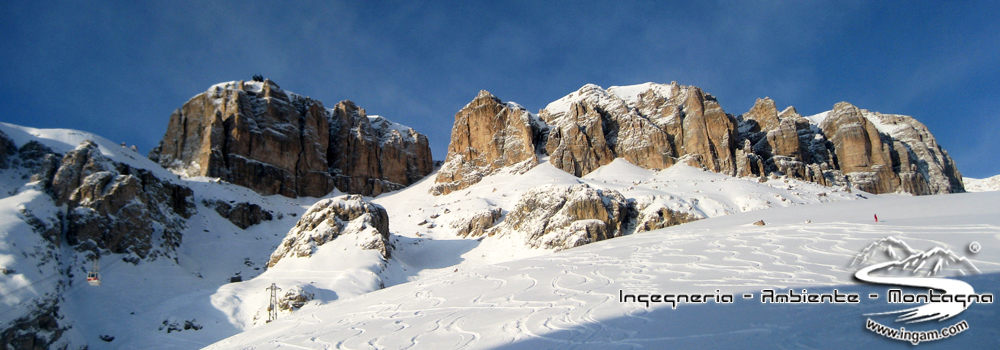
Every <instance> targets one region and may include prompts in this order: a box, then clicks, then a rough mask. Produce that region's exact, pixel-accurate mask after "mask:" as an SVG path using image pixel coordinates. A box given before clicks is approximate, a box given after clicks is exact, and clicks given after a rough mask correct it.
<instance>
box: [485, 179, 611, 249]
mask: <svg viewBox="0 0 1000 350" xmlns="http://www.w3.org/2000/svg"><path fill="white" fill-rule="evenodd" d="M628 213H629V209H628V201H627V200H626V199H625V197H624V196H622V195H621V193H618V192H617V191H613V190H598V189H594V188H592V187H590V186H588V185H586V184H579V185H574V186H571V187H559V186H553V185H543V186H539V187H535V188H532V189H530V190H528V191H527V192H525V193H524V195H522V196H521V199H520V200H519V201H518V202H517V204H516V205H515V206H514V209H512V210H511V211H510V212H509V213H507V218H506V219H504V221H503V222H502V223H501V224H500V225H498V226H497V227H495V228H494V229H493V230H491V231H490V235H491V236H492V235H496V234H512V233H515V232H516V233H521V234H524V235H526V237H525V243H526V244H527V245H528V246H530V247H534V248H543V249H556V250H562V249H568V248H573V247H576V246H581V245H584V244H588V243H593V242H597V241H602V240H605V239H609V238H613V237H618V236H621V235H623V234H624V233H625V230H626V228H627V226H628V219H629V216H628Z"/></svg>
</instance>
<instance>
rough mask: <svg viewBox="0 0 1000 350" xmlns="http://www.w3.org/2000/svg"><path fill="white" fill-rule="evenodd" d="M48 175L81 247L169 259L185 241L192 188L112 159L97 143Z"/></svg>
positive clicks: (69, 234) (68, 232) (68, 229)
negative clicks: (183, 233)
mask: <svg viewBox="0 0 1000 350" xmlns="http://www.w3.org/2000/svg"><path fill="white" fill-rule="evenodd" d="M42 174H43V175H41V176H39V177H41V178H42V179H41V180H42V181H43V182H44V183H45V186H46V188H49V189H51V194H52V197H53V199H54V200H55V203H56V205H58V206H63V207H64V208H65V210H66V212H65V238H66V240H67V242H68V243H69V244H70V245H76V246H77V247H78V249H81V250H96V249H108V250H110V251H111V252H112V253H116V254H125V253H133V254H135V255H136V256H138V257H139V258H142V259H146V258H149V259H155V258H157V257H158V256H168V257H169V256H172V255H173V254H172V252H173V251H174V248H176V247H177V246H179V245H180V242H181V238H182V237H181V231H182V229H183V228H184V219H187V218H189V217H191V215H192V214H194V212H195V206H194V202H193V193H192V191H191V190H190V189H189V188H187V187H184V186H181V185H177V184H173V183H171V182H168V181H163V180H161V179H159V178H157V177H156V176H154V175H153V174H152V173H151V172H149V171H148V170H145V169H136V168H132V167H130V166H128V165H125V164H121V163H116V162H113V161H110V160H108V159H107V158H106V157H104V156H103V155H102V154H101V152H100V150H99V149H98V146H97V145H96V144H95V143H93V142H91V141H85V142H83V143H82V144H80V146H78V147H77V148H76V149H75V150H73V151H70V152H69V153H67V154H66V155H65V156H63V157H62V161H61V163H60V164H59V166H58V168H56V169H55V170H54V171H53V170H51V169H43V170H42ZM45 174H52V175H51V177H48V175H45Z"/></svg>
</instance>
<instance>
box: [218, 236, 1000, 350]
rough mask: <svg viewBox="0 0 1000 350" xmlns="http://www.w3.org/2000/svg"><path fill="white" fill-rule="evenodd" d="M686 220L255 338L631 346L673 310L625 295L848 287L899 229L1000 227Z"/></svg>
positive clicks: (406, 290)
mask: <svg viewBox="0 0 1000 350" xmlns="http://www.w3.org/2000/svg"><path fill="white" fill-rule="evenodd" d="M682 227H683V226H682ZM682 227H678V228H677V229H674V230H664V231H658V232H652V233H641V234H636V235H633V236H631V238H630V239H623V240H610V241H605V242H600V243H595V244H591V245H587V246H583V247H578V248H574V249H571V250H568V251H565V252H560V253H554V254H549V255H544V256H539V257H535V258H529V259H523V260H516V261H509V262H505V263H501V264H498V265H491V266H483V267H480V268H475V269H470V270H466V271H462V272H456V273H453V274H447V275H441V276H437V277H431V278H428V279H424V280H420V281H416V282H412V283H407V284H402V285H398V286H394V287H390V288H386V289H383V290H379V291H376V292H372V293H368V294H365V295H361V296H359V297H356V298H349V299H345V300H339V301H337V302H334V303H332V304H330V305H325V306H321V307H320V308H318V309H313V310H309V311H307V312H311V314H307V315H296V316H293V317H288V318H286V319H282V320H279V321H276V322H278V323H288V327H293V328H295V329H296V331H295V332H291V333H278V334H280V338H281V339H280V340H269V341H268V340H264V341H260V342H258V344H266V345H267V346H262V347H279V346H280V347H283V346H288V347H292V348H295V347H307V348H328V347H332V348H349V349H368V348H398V349H407V348H426V347H434V348H452V349H471V348H476V349H479V348H494V347H499V346H505V345H517V344H519V343H520V342H521V341H525V340H532V341H541V342H542V343H540V344H548V347H554V348H571V347H582V348H592V347H601V348H608V347H614V348H638V347H641V346H643V344H645V345H648V344H650V343H651V342H656V341H662V340H664V339H671V337H670V336H666V335H664V334H649V333H648V332H646V333H643V332H642V331H641V329H643V327H644V326H643V325H649V324H655V323H656V322H662V320H653V319H651V318H650V317H653V313H652V312H653V311H654V310H657V309H659V308H669V305H668V304H660V305H654V306H653V308H649V309H647V308H646V307H645V306H644V305H643V304H641V303H621V302H619V293H620V291H621V292H624V293H633V294H638V293H649V294H667V293H670V294H676V293H714V292H715V290H716V289H721V291H722V292H723V293H738V292H744V291H754V290H758V289H759V288H760V287H767V288H790V287H797V286H813V287H815V286H824V285H826V286H833V285H844V284H850V283H852V280H851V278H850V277H851V273H852V270H851V267H849V266H848V264H849V263H850V261H851V258H852V257H853V256H854V255H856V254H857V252H859V251H860V249H861V248H863V247H864V246H865V245H867V244H869V243H870V242H871V241H872V240H874V239H876V238H882V237H886V236H901V237H905V239H906V240H907V241H908V242H909V241H913V242H918V244H920V245H933V244H938V242H937V241H935V240H934V239H933V237H940V235H941V234H942V232H953V233H954V234H956V235H966V234H967V235H970V237H973V236H975V237H983V236H984V235H988V236H993V235H997V234H1000V227H997V226H992V225H967V226H961V225H951V226H941V227H917V228H915V227H899V226H893V225H891V224H879V225H869V224H857V223H846V222H830V223H817V224H805V223H803V224H786V225H773V226H771V225H769V226H764V227H757V226H750V225H745V226H740V227H737V228H734V229H730V230H722V231H716V232H713V231H709V230H704V229H687V230H685V229H682ZM976 263H977V264H980V262H979V261H977V262H976ZM985 265H990V264H989V263H987V264H985ZM993 265H997V264H993ZM987 269H989V270H997V269H1000V266H988V267H987ZM679 307H681V308H683V307H685V306H684V305H681V306H679ZM303 311H305V310H303ZM668 314H669V313H668ZM660 317H662V316H660ZM334 319H335V320H336V321H335V322H334V321H333V320H334ZM324 325H325V326H324ZM738 331H739V332H760V331H765V332H766V331H767V330H762V329H740V330H738ZM250 333H253V332H250ZM270 333H271V334H274V332H270ZM708 335H710V334H700V335H691V336H693V337H696V336H708ZM241 337H250V338H252V337H253V335H248V334H244V335H239V336H237V337H234V338H230V339H229V340H227V341H224V342H221V343H218V344H216V346H218V347H220V348H225V347H227V345H226V343H228V342H229V341H234V342H240V341H241V340H240V338H241ZM234 344H235V343H234Z"/></svg>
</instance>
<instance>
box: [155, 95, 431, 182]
mask: <svg viewBox="0 0 1000 350" xmlns="http://www.w3.org/2000/svg"><path fill="white" fill-rule="evenodd" d="M149 158H150V159H152V160H153V161H156V162H158V163H160V164H161V165H163V166H164V167H166V168H168V169H171V170H172V171H174V172H176V173H180V174H182V175H186V176H208V177H218V178H221V179H223V180H225V181H228V182H231V183H234V184H237V185H241V186H245V187H248V188H251V189H253V190H256V191H258V192H260V193H262V194H265V195H272V194H281V195H284V196H287V197H298V196H312V197H322V196H324V195H326V194H327V193H329V192H330V191H332V190H334V189H339V190H341V191H344V192H348V193H358V194H364V195H378V194H380V193H383V192H387V191H393V190H397V189H400V188H402V187H405V186H407V185H409V184H411V183H413V182H415V181H417V180H419V179H420V178H422V177H424V176H425V175H427V174H429V173H430V172H431V170H432V167H433V161H432V159H431V153H430V147H429V146H428V143H427V137H426V136H424V135H422V134H420V133H417V132H416V131H414V130H413V129H411V128H408V127H405V126H402V125H399V124H396V123H393V122H390V121H388V120H386V119H384V118H381V117H369V116H368V115H367V114H366V113H365V111H364V109H361V108H359V107H358V106H356V105H355V104H354V103H353V102H351V101H343V102H340V103H338V104H337V105H336V106H335V107H334V108H332V109H327V108H324V107H323V104H322V102H320V101H316V100H313V99H311V98H309V97H304V96H300V95H297V94H294V93H291V92H286V91H283V90H282V89H281V88H280V87H278V85H277V84H275V83H274V82H271V81H270V80H264V81H263V82H256V81H255V82H243V81H240V82H229V83H223V84H217V85H215V86H213V87H211V88H210V89H209V90H208V91H206V92H204V93H202V94H199V95H197V96H195V97H193V98H192V99H191V100H189V101H188V102H187V103H185V104H184V106H183V107H181V108H180V109H178V110H176V111H175V112H174V113H173V114H172V115H171V116H170V122H169V124H168V126H167V132H166V134H165V135H164V136H163V140H162V141H161V142H160V145H159V146H157V147H156V148H155V149H153V150H152V151H151V152H150V154H149Z"/></svg>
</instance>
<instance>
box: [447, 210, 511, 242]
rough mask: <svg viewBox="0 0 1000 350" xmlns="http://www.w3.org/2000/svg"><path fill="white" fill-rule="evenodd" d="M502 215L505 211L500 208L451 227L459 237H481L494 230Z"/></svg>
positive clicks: (466, 217)
mask: <svg viewBox="0 0 1000 350" xmlns="http://www.w3.org/2000/svg"><path fill="white" fill-rule="evenodd" d="M502 215H503V210H502V209H500V208H493V209H489V210H484V211H480V212H477V213H475V214H472V215H469V216H463V217H461V218H460V219H458V220H455V221H453V222H452V223H451V227H452V228H454V229H455V235H457V236H459V237H479V236H482V235H483V234H485V233H486V231H487V230H489V229H490V228H492V227H493V225H494V224H496V223H497V221H498V220H500V217H501V216H502Z"/></svg>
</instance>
